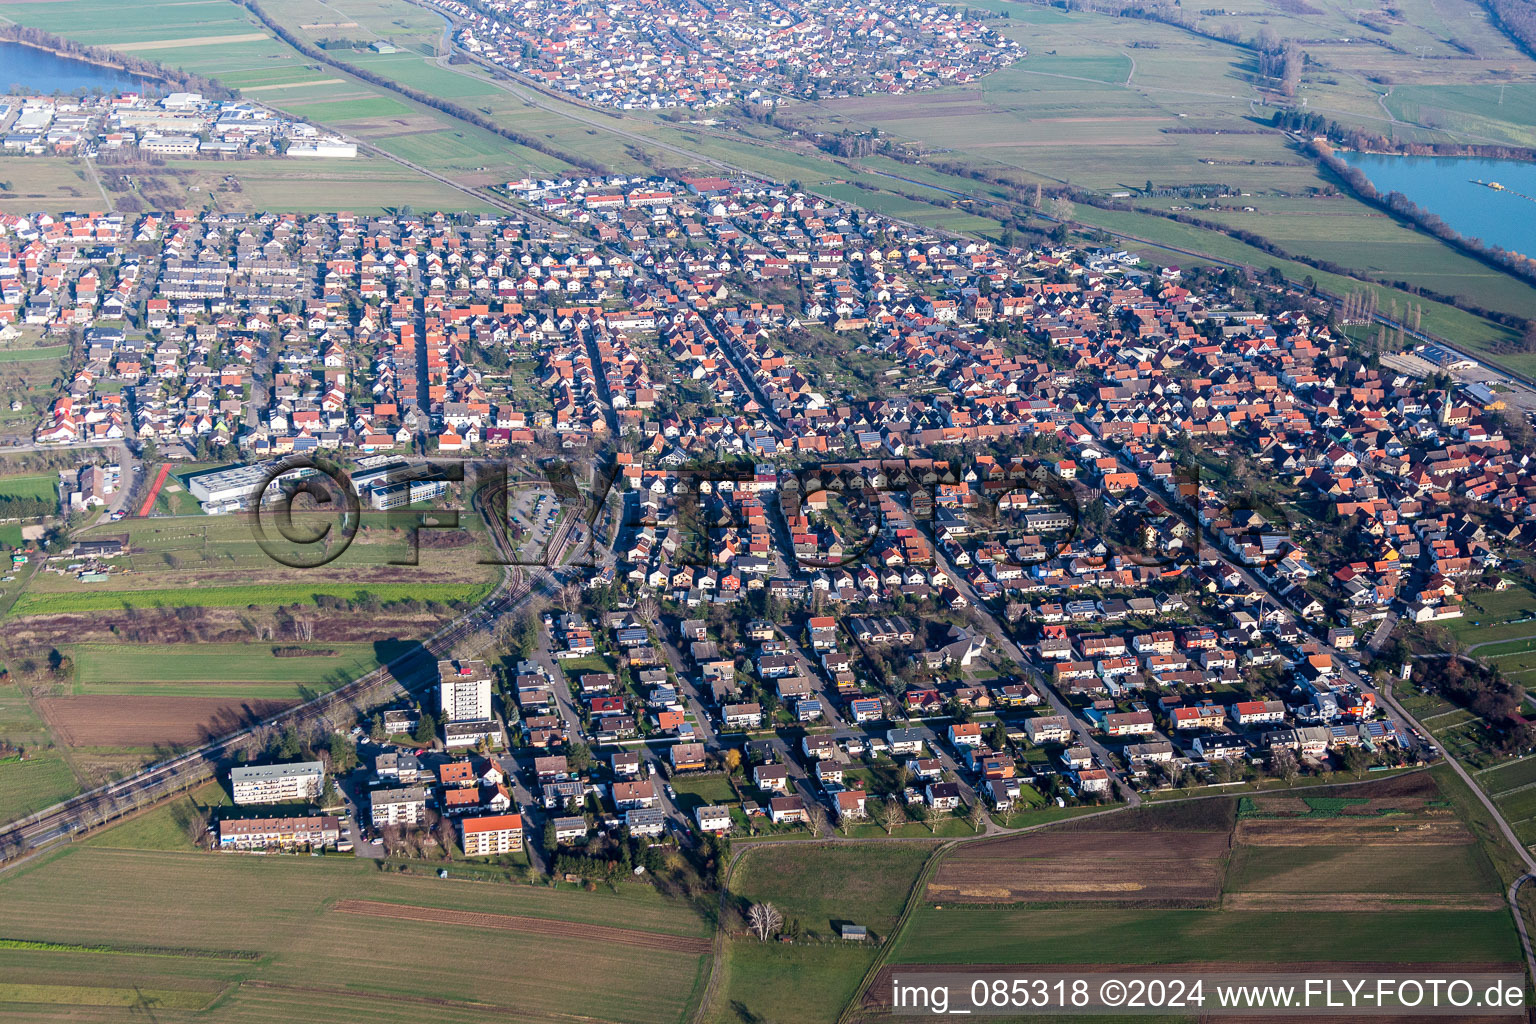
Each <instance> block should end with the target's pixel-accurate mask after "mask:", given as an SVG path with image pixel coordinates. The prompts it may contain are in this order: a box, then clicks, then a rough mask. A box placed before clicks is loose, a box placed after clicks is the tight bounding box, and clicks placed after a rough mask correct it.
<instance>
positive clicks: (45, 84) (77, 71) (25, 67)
mask: <svg viewBox="0 0 1536 1024" xmlns="http://www.w3.org/2000/svg"><path fill="white" fill-rule="evenodd" d="M143 86H144V81H143V79H140V78H137V77H135V76H134V75H131V74H129V73H128V72H126V71H119V70H118V69H117V68H106V67H102V66H100V65H98V64H89V63H87V62H85V61H83V60H75V59H73V58H70V57H60V56H59V55H58V54H55V53H49V52H48V51H46V50H39V49H35V48H34V47H31V46H23V45H21V44H20V43H12V42H0V92H12V91H15V90H16V89H17V88H18V87H19V88H22V89H25V90H26V91H28V92H31V93H40V94H43V95H49V94H52V93H60V92H62V93H72V92H77V91H78V90H80V89H85V90H88V91H90V90H96V89H100V90H101V91H102V92H133V91H135V90H137V89H141V88H143Z"/></svg>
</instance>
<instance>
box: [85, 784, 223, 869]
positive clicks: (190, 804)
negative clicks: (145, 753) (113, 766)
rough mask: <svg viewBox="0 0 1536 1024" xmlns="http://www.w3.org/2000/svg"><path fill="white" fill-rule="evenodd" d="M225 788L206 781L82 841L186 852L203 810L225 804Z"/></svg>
mask: <svg viewBox="0 0 1536 1024" xmlns="http://www.w3.org/2000/svg"><path fill="white" fill-rule="evenodd" d="M229 806H230V802H229V791H228V790H226V789H225V788H224V785H223V784H222V783H219V782H210V783H208V784H206V785H203V786H199V787H198V788H197V789H195V790H193V791H192V792H190V793H187V794H186V795H184V796H179V797H177V798H175V799H174V800H171V801H168V802H167V803H164V804H161V805H160V806H159V807H156V808H154V809H153V810H150V811H146V812H144V813H143V814H139V815H135V816H134V817H132V818H129V819H128V820H127V821H124V822H123V823H122V824H120V825H114V826H112V827H111V828H109V829H107V830H106V831H105V832H101V833H99V834H97V835H94V836H91V837H90V838H89V839H87V840H85V843H86V844H87V845H89V846H107V847H112V848H114V849H120V850H172V851H181V852H184V853H190V852H192V851H193V850H195V849H196V846H195V838H196V837H194V836H193V834H192V833H193V829H194V827H195V825H196V824H197V823H199V822H200V821H201V818H200V814H201V813H202V812H204V811H208V812H211V813H217V812H218V811H219V809H220V808H224V807H229Z"/></svg>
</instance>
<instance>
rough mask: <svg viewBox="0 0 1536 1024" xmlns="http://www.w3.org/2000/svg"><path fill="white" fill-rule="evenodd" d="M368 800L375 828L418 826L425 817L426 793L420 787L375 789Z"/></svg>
mask: <svg viewBox="0 0 1536 1024" xmlns="http://www.w3.org/2000/svg"><path fill="white" fill-rule="evenodd" d="M370 799H371V800H372V804H373V809H372V816H373V823H374V825H375V826H379V825H419V824H421V820H422V818H423V817H425V816H426V811H427V791H426V790H424V789H422V788H421V787H420V786H406V787H404V788H401V789H376V790H374V791H373V794H372V796H371V798H370Z"/></svg>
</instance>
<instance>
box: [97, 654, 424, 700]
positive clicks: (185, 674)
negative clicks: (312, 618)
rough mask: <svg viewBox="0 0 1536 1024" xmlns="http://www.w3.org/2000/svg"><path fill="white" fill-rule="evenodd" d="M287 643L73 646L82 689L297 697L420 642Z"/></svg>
mask: <svg viewBox="0 0 1536 1024" xmlns="http://www.w3.org/2000/svg"><path fill="white" fill-rule="evenodd" d="M287 646H288V645H281V644H271V643H262V644H254V643H253V644H162V645H158V646H157V645H149V646H137V645H135V646H132V647H124V646H117V645H106V644H72V645H70V646H69V648H68V654H69V656H70V657H71V658H72V659H73V660H74V663H75V688H74V692H75V693H76V694H86V695H101V696H106V695H117V696H163V695H177V694H179V695H181V696H186V697H228V696H237V695H238V696H244V697H250V698H253V699H258V698H259V699H262V700H297V699H301V698H303V697H304V696H306V695H310V696H312V695H314V693H315V692H317V691H320V690H326V689H330V688H332V687H335V686H339V685H341V684H342V683H345V682H349V681H350V680H352V679H355V678H357V677H358V676H360V675H364V674H365V673H367V672H370V671H372V670H373V669H374V668H376V667H377V666H378V665H379V664H381V663H383V664H387V663H389V662H391V661H393V660H394V659H396V658H398V657H400V656H401V655H403V654H407V653H409V652H410V651H411V650H413V649H415V648H416V646H417V645H416V644H414V643H409V642H405V641H400V642H391V643H379V644H327V645H319V644H311V645H298V646H301V647H305V646H307V648H308V649H309V650H311V651H312V652H313V653H312V654H311V655H309V656H304V657H292V656H287V657H279V656H278V655H277V654H276V653H275V651H276V650H278V649H286V648H287Z"/></svg>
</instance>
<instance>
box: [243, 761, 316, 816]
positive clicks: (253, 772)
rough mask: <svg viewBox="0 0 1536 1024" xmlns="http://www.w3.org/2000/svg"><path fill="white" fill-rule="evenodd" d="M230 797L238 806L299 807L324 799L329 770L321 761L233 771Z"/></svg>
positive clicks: (244, 767)
mask: <svg viewBox="0 0 1536 1024" xmlns="http://www.w3.org/2000/svg"><path fill="white" fill-rule="evenodd" d="M229 788H230V796H231V797H233V799H234V801H235V803H237V804H242V805H244V804H299V803H308V802H309V801H311V800H318V799H320V794H321V792H322V791H323V790H324V789H325V767H324V765H322V764H321V763H320V762H319V761H300V762H298V763H296V764H252V765H245V766H243V767H240V768H231V769H230V770H229Z"/></svg>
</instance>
